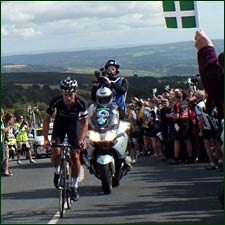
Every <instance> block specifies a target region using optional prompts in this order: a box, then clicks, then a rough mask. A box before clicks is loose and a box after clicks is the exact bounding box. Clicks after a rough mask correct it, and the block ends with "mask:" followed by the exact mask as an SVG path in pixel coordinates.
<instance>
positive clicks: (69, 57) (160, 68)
mask: <svg viewBox="0 0 225 225" xmlns="http://www.w3.org/2000/svg"><path fill="white" fill-rule="evenodd" d="M214 44H215V47H216V50H217V52H218V53H220V52H222V51H223V49H224V41H223V40H214ZM196 55H197V51H196V49H195V47H194V42H193V41H190V42H178V43H170V44H163V45H148V46H137V47H129V48H112V49H99V50H85V51H73V52H57V53H42V54H32V55H14V56H3V57H1V60H2V72H6V73H7V72H75V73H84V72H85V73H93V71H94V70H95V69H97V68H100V67H102V66H103V65H104V63H105V62H106V61H107V60H108V59H116V60H117V61H118V62H119V63H120V65H121V71H122V72H123V74H124V75H126V76H132V75H133V74H138V75H139V76H153V77H160V76H185V75H188V76H189V75H194V74H196V73H198V70H197V64H196ZM12 65H14V66H12ZM15 65H17V66H15ZM21 65H23V66H21Z"/></svg>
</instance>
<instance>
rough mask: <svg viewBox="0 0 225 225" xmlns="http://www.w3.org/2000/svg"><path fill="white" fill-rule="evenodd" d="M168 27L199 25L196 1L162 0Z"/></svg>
mask: <svg viewBox="0 0 225 225" xmlns="http://www.w3.org/2000/svg"><path fill="white" fill-rule="evenodd" d="M162 4H163V12H164V17H165V21H166V26H167V28H193V27H199V22H198V11H197V3H196V1H162Z"/></svg>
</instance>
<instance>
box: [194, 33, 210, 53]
mask: <svg viewBox="0 0 225 225" xmlns="http://www.w3.org/2000/svg"><path fill="white" fill-rule="evenodd" d="M206 46H212V47H213V46H214V45H213V42H212V40H211V39H210V38H208V36H207V35H206V34H205V32H204V31H203V30H198V31H196V33H195V47H196V48H197V49H198V50H200V49H202V48H204V47H206Z"/></svg>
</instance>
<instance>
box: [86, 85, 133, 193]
mask: <svg viewBox="0 0 225 225" xmlns="http://www.w3.org/2000/svg"><path fill="white" fill-rule="evenodd" d="M111 95H112V92H111V90H110V89H109V88H107V87H101V88H100V89H98V91H97V93H96V97H97V104H92V105H91V106H90V108H89V131H88V135H87V138H86V143H87V154H86V158H83V160H84V162H85V160H86V163H85V164H87V162H88V167H89V170H90V173H91V174H94V175H95V176H96V177H97V178H98V179H100V180H101V184H102V190H103V192H104V193H105V194H110V193H111V191H112V187H116V186H118V185H119V182H120V179H121V178H122V177H123V176H124V175H125V174H126V173H127V171H128V167H127V165H130V164H129V163H130V161H131V160H130V157H129V156H127V147H128V140H129V137H128V133H129V132H128V131H129V129H130V123H129V122H126V121H123V120H119V112H118V109H117V105H116V104H115V103H112V102H111Z"/></svg>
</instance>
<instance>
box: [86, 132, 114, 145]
mask: <svg viewBox="0 0 225 225" xmlns="http://www.w3.org/2000/svg"><path fill="white" fill-rule="evenodd" d="M115 137H116V130H110V131H106V132H105V133H102V134H100V133H98V132H96V131H92V130H90V131H89V138H90V141H94V142H100V141H113V140H114V139H115Z"/></svg>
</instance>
